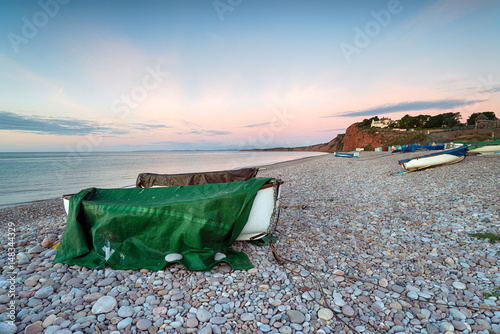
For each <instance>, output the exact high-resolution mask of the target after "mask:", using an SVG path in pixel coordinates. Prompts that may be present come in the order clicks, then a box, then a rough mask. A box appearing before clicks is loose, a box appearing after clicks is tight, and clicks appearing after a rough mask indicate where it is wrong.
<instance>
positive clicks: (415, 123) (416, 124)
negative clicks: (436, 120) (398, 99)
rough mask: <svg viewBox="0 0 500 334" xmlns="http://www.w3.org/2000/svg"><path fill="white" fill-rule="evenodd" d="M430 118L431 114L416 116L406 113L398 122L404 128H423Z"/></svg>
mask: <svg viewBox="0 0 500 334" xmlns="http://www.w3.org/2000/svg"><path fill="white" fill-rule="evenodd" d="M429 118H430V116H428V115H418V116H415V117H412V116H410V115H404V116H403V118H401V119H400V120H399V121H398V123H397V124H398V126H399V127H400V128H403V129H411V128H423V127H424V126H425V124H426V122H427V120H428V119H429Z"/></svg>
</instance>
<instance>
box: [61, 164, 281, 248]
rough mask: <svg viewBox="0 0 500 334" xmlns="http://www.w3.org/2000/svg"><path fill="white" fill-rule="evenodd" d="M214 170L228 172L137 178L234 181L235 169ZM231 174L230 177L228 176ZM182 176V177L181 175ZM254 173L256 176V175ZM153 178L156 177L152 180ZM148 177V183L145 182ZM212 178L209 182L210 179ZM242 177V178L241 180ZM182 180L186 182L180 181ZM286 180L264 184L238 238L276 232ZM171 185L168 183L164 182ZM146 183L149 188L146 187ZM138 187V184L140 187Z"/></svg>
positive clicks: (155, 183) (156, 182)
mask: <svg viewBox="0 0 500 334" xmlns="http://www.w3.org/2000/svg"><path fill="white" fill-rule="evenodd" d="M214 173H226V171H221V172H210V173H190V174H148V173H143V174H140V175H139V177H138V179H137V183H136V184H137V185H141V188H149V187H151V188H156V187H169V186H177V187H178V186H185V185H184V183H192V182H193V179H196V180H198V182H200V181H199V180H200V179H202V180H204V181H202V182H200V183H202V184H210V183H225V182H216V180H228V177H229V179H230V180H231V181H233V180H234V174H233V173H232V171H231V172H229V174H228V173H226V174H223V175H222V177H221V176H220V175H221V174H219V175H215V174H214ZM255 174H256V173H254V174H252V173H250V174H249V175H250V176H252V175H253V176H255ZM228 175H229V176H228ZM180 176H181V177H180ZM253 176H252V177H253ZM152 178H153V179H152ZM145 180H147V181H148V182H145ZM207 180H208V181H207ZM241 180H242V179H241ZM179 182H181V183H183V184H180V183H179ZM282 183H283V182H282V181H281V180H279V179H276V180H274V181H273V182H270V183H267V184H264V185H263V186H262V187H261V188H260V189H259V190H258V192H257V195H256V196H255V199H254V201H253V204H252V207H251V210H250V214H249V217H248V220H247V223H246V224H245V226H244V228H243V230H242V231H241V233H240V234H239V236H238V237H237V238H236V240H257V239H260V238H262V237H264V236H265V235H267V234H268V233H270V232H271V231H272V229H273V228H274V226H275V224H276V217H277V212H278V206H279V197H280V193H281V190H280V187H281V184H282ZM163 184H167V185H163ZM145 185H146V187H145ZM189 186H190V187H191V186H193V187H196V186H197V185H196V184H194V185H193V184H191V185H189ZM137 188H138V187H137ZM125 189H136V186H128V187H125ZM73 195H74V194H71V195H63V196H62V198H63V202H64V209H65V210H66V214H68V212H69V203H70V198H71V197H72V196H73Z"/></svg>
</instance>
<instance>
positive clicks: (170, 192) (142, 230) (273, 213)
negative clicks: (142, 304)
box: [54, 172, 282, 270]
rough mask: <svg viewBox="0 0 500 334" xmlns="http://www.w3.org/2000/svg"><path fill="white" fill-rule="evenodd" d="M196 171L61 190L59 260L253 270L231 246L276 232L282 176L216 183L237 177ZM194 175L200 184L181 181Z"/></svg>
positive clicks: (119, 265) (135, 266)
mask: <svg viewBox="0 0 500 334" xmlns="http://www.w3.org/2000/svg"><path fill="white" fill-rule="evenodd" d="M216 173H219V172H216ZM195 174H197V175H188V174H174V175H165V174H152V175H144V174H141V177H138V180H137V184H141V185H142V186H143V187H127V188H118V189H99V188H88V189H84V190H82V191H80V192H79V193H77V194H74V195H66V196H63V199H64V202H65V209H66V210H67V213H68V219H67V224H66V229H65V232H64V235H63V238H62V240H61V244H60V246H59V248H58V252H57V254H56V259H55V260H54V262H56V263H68V264H76V265H80V266H86V267H94V268H96V267H99V268H102V267H103V266H105V265H110V266H111V267H112V268H114V269H133V270H135V269H140V268H146V269H150V270H161V269H162V268H164V267H165V266H166V265H170V264H172V263H173V262H177V263H181V264H183V265H184V266H185V267H186V269H188V270H209V269H210V268H212V267H213V266H214V265H216V264H217V263H219V262H221V261H222V262H227V263H229V264H230V265H231V267H233V269H240V270H243V269H250V268H252V267H253V265H252V264H251V262H250V261H249V259H248V257H247V255H246V254H245V253H243V252H240V251H235V250H233V249H231V245H232V244H233V243H234V242H235V241H237V240H258V239H262V238H263V237H264V236H266V235H269V234H270V233H271V232H272V230H273V229H274V226H275V224H276V222H277V218H278V216H279V213H278V204H279V196H280V186H281V184H282V181H281V180H279V179H275V178H262V177H250V178H249V179H248V180H246V181H238V182H219V181H223V180H226V179H228V178H229V179H232V178H233V177H234V175H233V174H232V173H226V172H221V173H219V175H216V174H213V172H212V173H211V174H210V175H208V176H207V175H204V176H200V175H199V174H200V173H195ZM251 174H252V173H251ZM255 174H256V173H254V174H253V176H255ZM181 175H182V176H181ZM170 176H172V178H171V177H170ZM250 176H252V175H250ZM238 177H239V176H238ZM246 178H248V177H247V176H245V177H244V179H246ZM193 180H201V181H199V182H200V183H201V184H191V185H178V182H180V183H181V184H184V183H186V182H188V183H190V182H195V181H193ZM146 181H147V182H146ZM207 182H212V183H207ZM165 184H168V185H167V186H165Z"/></svg>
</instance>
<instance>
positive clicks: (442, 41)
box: [0, 0, 500, 152]
mask: <svg viewBox="0 0 500 334" xmlns="http://www.w3.org/2000/svg"><path fill="white" fill-rule="evenodd" d="M0 34H1V35H2V37H3V38H2V39H1V40H0V151H1V152H23V151H24V152H49V151H61V152H65V151H68V152H92V151H135V150H197V149H199V150H216V149H248V148H265V147H295V146H304V145H312V144H318V143H324V142H328V141H330V140H331V139H333V138H334V137H336V136H337V135H338V134H341V133H345V129H346V128H347V127H349V126H350V125H351V124H353V123H355V122H360V121H362V120H363V119H365V118H370V117H373V116H379V117H388V118H391V119H393V120H397V119H400V118H401V117H403V116H404V115H406V114H409V115H411V116H416V115H420V114H425V115H437V114H441V113H446V112H460V114H461V116H462V122H465V121H466V120H467V118H468V117H469V116H470V115H471V114H472V113H475V112H481V111H493V112H495V113H496V115H497V117H500V62H499V61H498V59H500V2H499V1H497V0H474V1H472V0H436V1H416V0H413V1H412V0H401V1H398V0H389V1H386V0H365V1H361V0H349V1H347V0H345V1H333V0H328V1H327V0H308V1H305V0H304V1H297V0H286V1H285V0H275V1H264V0H252V1H249V0H214V1H194V0H191V1H189V0H183V1H181V0H171V1H170V0H161V1H156V0H152V1H132V0H121V1H117V0H115V1H113V0H109V1H95V0H86V1H83V0H39V1H31V0H19V1H12V0H0Z"/></svg>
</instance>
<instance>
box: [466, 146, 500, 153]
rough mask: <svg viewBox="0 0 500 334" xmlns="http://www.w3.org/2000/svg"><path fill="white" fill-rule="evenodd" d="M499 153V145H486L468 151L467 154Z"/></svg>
mask: <svg viewBox="0 0 500 334" xmlns="http://www.w3.org/2000/svg"><path fill="white" fill-rule="evenodd" d="M499 152H500V145H486V146H482V147H478V148H475V149H472V150H469V154H495V153H499Z"/></svg>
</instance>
